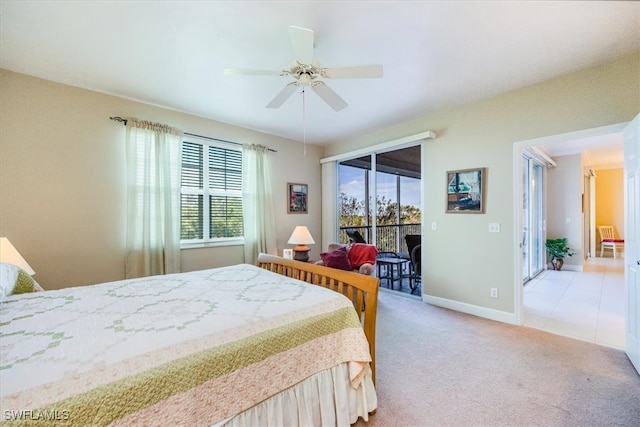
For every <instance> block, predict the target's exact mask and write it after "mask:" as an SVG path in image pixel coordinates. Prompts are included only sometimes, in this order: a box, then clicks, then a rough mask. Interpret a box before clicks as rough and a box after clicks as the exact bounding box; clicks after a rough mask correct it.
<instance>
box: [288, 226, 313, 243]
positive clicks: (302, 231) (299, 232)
mask: <svg viewBox="0 0 640 427" xmlns="http://www.w3.org/2000/svg"><path fill="white" fill-rule="evenodd" d="M287 243H289V244H290V245H312V244H314V243H316V242H315V240H313V237H312V236H311V233H309V229H308V228H307V227H306V226H304V225H297V226H296V228H295V229H294V230H293V233H291V237H289V241H288V242H287Z"/></svg>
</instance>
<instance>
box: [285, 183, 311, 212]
mask: <svg viewBox="0 0 640 427" xmlns="http://www.w3.org/2000/svg"><path fill="white" fill-rule="evenodd" d="M287 201H288V203H289V204H288V206H287V212H288V213H292V214H306V213H308V212H309V211H308V203H309V187H308V186H307V184H296V183H292V182H288V183H287Z"/></svg>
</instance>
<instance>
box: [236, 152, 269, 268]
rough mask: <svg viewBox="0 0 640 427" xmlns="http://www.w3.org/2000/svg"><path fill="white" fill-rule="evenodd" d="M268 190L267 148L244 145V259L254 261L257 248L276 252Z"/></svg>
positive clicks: (266, 251) (256, 256)
mask: <svg viewBox="0 0 640 427" xmlns="http://www.w3.org/2000/svg"><path fill="white" fill-rule="evenodd" d="M272 200H273V197H272V192H271V168H270V166H269V150H268V149H267V147H264V146H262V145H254V144H252V145H245V146H244V147H243V150H242V212H243V217H244V218H243V221H244V261H245V262H246V263H248V264H255V263H256V260H257V258H258V254H259V253H260V252H264V253H268V254H273V255H276V252H277V249H276V226H275V215H274V208H273V202H272Z"/></svg>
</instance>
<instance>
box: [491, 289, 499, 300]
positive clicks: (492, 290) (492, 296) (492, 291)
mask: <svg viewBox="0 0 640 427" xmlns="http://www.w3.org/2000/svg"><path fill="white" fill-rule="evenodd" d="M491 298H498V288H491Z"/></svg>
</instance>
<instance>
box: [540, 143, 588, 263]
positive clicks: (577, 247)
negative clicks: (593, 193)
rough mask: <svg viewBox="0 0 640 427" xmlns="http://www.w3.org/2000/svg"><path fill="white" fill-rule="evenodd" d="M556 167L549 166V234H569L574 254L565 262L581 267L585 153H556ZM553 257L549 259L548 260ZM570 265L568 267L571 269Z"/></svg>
mask: <svg viewBox="0 0 640 427" xmlns="http://www.w3.org/2000/svg"><path fill="white" fill-rule="evenodd" d="M553 160H554V161H555V162H556V167H555V168H549V169H547V182H546V189H547V199H546V200H547V206H546V208H547V210H546V219H547V237H548V238H550V239H557V238H561V237H566V238H567V244H568V245H569V247H570V248H571V252H572V253H574V255H572V256H570V257H565V258H564V264H565V265H566V266H567V267H568V266H570V265H574V266H576V267H577V268H578V269H581V267H582V264H583V259H584V254H583V248H582V241H583V239H582V229H583V228H582V227H583V214H582V186H583V179H582V171H583V168H582V156H581V155H580V154H575V155H571V156H561V157H554V158H553ZM548 261H550V260H548ZM569 268H570V267H568V268H566V269H569Z"/></svg>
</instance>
